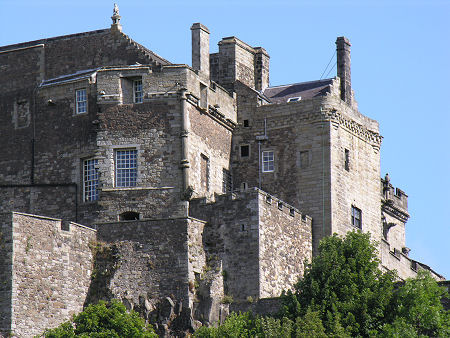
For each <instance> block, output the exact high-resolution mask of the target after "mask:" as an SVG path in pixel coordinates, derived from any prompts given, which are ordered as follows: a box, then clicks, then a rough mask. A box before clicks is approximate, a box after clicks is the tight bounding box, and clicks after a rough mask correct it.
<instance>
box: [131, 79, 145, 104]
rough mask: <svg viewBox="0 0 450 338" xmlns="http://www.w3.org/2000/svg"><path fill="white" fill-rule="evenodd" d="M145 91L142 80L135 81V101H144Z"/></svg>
mask: <svg viewBox="0 0 450 338" xmlns="http://www.w3.org/2000/svg"><path fill="white" fill-rule="evenodd" d="M143 99H144V92H143V91H142V80H134V81H133V102H134V103H142V102H143V101H144V100H143Z"/></svg>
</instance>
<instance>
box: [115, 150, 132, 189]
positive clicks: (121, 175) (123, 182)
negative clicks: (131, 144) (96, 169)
mask: <svg viewBox="0 0 450 338" xmlns="http://www.w3.org/2000/svg"><path fill="white" fill-rule="evenodd" d="M114 160H115V177H116V180H115V181H116V182H115V183H116V184H115V186H116V187H135V186H136V181H137V150H136V149H118V150H116V151H115V156H114Z"/></svg>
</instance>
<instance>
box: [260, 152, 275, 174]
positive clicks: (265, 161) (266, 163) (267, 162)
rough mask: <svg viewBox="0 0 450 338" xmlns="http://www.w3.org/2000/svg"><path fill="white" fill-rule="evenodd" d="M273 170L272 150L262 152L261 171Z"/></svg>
mask: <svg viewBox="0 0 450 338" xmlns="http://www.w3.org/2000/svg"><path fill="white" fill-rule="evenodd" d="M274 170H275V158H274V154H273V151H272V150H267V151H263V152H262V171H263V173H268V172H273V171H274Z"/></svg>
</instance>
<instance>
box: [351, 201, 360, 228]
mask: <svg viewBox="0 0 450 338" xmlns="http://www.w3.org/2000/svg"><path fill="white" fill-rule="evenodd" d="M352 225H353V226H354V227H357V228H358V229H362V212H361V209H358V208H357V207H355V206H353V205H352Z"/></svg>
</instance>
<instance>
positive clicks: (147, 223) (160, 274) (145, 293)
mask: <svg viewBox="0 0 450 338" xmlns="http://www.w3.org/2000/svg"><path fill="white" fill-rule="evenodd" d="M194 223H195V222H194ZM190 226H191V221H190V220H189V219H187V218H178V219H160V220H139V221H123V222H114V223H102V224H98V225H97V231H98V240H99V241H104V242H107V243H110V244H114V245H115V246H116V247H117V250H118V252H117V255H116V256H117V258H118V261H117V264H116V265H115V266H116V268H115V270H114V271H113V272H112V274H111V277H110V282H109V285H108V286H107V287H108V289H109V291H110V292H111V295H112V297H114V298H118V299H121V300H122V301H125V302H126V303H127V302H128V303H129V304H132V306H136V307H137V306H139V305H140V304H141V305H142V303H143V301H144V300H145V301H146V302H147V303H149V304H150V305H146V306H147V308H148V310H152V309H153V306H154V304H155V303H156V300H157V299H160V298H164V297H169V296H171V295H173V297H174V298H175V299H176V300H179V301H182V302H183V304H184V306H188V304H189V299H190V298H189V297H190V296H189V292H190V291H189V269H190V268H189V254H188V238H189V237H188V236H189V235H188V233H189V232H190ZM199 264H200V263H199Z"/></svg>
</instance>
